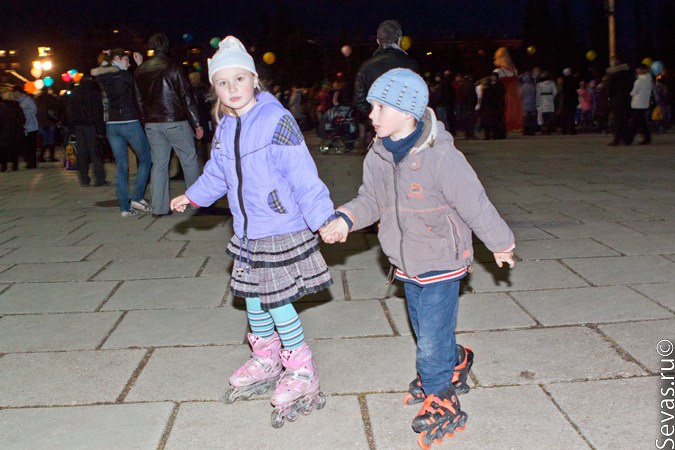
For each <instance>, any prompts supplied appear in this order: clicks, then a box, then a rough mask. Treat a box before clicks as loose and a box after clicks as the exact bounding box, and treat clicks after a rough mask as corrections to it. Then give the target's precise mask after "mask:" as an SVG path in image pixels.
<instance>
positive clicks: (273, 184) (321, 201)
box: [185, 92, 335, 239]
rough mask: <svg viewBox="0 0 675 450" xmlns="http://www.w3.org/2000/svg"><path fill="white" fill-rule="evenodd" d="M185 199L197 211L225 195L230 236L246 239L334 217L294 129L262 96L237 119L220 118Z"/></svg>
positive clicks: (312, 225)
mask: <svg viewBox="0 0 675 450" xmlns="http://www.w3.org/2000/svg"><path fill="white" fill-rule="evenodd" d="M185 194H186V195H187V197H188V198H189V199H190V201H191V202H192V203H194V204H196V205H199V206H209V205H211V204H213V203H214V202H215V201H216V200H218V199H219V198H221V197H222V196H223V195H225V194H227V199H228V202H229V206H230V210H231V211H232V215H233V216H234V232H235V233H236V234H237V236H239V237H240V238H244V237H246V238H248V239H260V238H263V237H267V236H273V235H280V234H287V233H292V232H296V231H302V230H306V229H307V228H309V229H310V230H312V231H316V230H318V229H319V227H321V226H322V225H323V224H324V222H325V221H326V220H327V219H329V218H330V217H331V216H332V215H333V214H334V212H335V209H334V206H333V202H332V201H331V199H330V195H329V193H328V188H327V187H326V185H325V184H324V183H323V181H321V179H320V178H319V175H318V172H317V170H316V165H315V164H314V160H313V159H312V157H311V156H310V154H309V150H308V149H307V145H306V144H305V140H304V137H303V136H302V133H301V132H300V128H299V127H298V124H297V123H296V121H295V120H294V119H293V117H292V116H291V114H290V113H289V112H288V111H287V110H286V109H284V107H283V106H281V103H279V102H278V101H277V99H276V98H275V97H274V96H273V95H271V94H269V93H267V92H262V93H260V94H258V95H257V103H256V105H255V106H253V108H251V109H250V110H249V111H248V112H247V113H246V114H244V115H243V116H242V117H233V116H227V115H226V116H225V117H223V119H221V121H220V124H219V125H218V128H217V129H216V133H215V136H214V138H213V150H212V151H211V159H210V160H209V161H208V162H207V163H206V167H204V173H203V174H202V176H200V177H199V179H198V180H197V181H196V182H195V183H194V184H193V185H192V186H190V188H189V189H188V190H187V191H186V192H185Z"/></svg>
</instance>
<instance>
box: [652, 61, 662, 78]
mask: <svg viewBox="0 0 675 450" xmlns="http://www.w3.org/2000/svg"><path fill="white" fill-rule="evenodd" d="M651 70H652V74H653V75H654V76H655V77H658V76H659V75H661V73H663V62H661V61H654V62H653V63H652V67H651Z"/></svg>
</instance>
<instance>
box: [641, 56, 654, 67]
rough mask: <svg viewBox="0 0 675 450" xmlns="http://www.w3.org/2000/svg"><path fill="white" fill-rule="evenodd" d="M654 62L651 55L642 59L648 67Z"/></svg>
mask: <svg viewBox="0 0 675 450" xmlns="http://www.w3.org/2000/svg"><path fill="white" fill-rule="evenodd" d="M653 62H654V61H652V59H651V58H649V57H647V58H645V59H643V60H642V64H644V65H645V66H647V67H651V66H652V63H653Z"/></svg>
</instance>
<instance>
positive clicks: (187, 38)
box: [183, 33, 192, 42]
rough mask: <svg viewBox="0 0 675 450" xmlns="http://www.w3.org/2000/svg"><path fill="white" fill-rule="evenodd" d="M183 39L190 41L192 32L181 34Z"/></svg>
mask: <svg viewBox="0 0 675 450" xmlns="http://www.w3.org/2000/svg"><path fill="white" fill-rule="evenodd" d="M183 40H184V41H185V42H190V41H192V33H185V34H184V35H183Z"/></svg>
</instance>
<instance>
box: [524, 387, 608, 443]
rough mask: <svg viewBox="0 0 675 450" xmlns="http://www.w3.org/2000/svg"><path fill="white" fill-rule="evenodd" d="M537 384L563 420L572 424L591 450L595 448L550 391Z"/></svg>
mask: <svg viewBox="0 0 675 450" xmlns="http://www.w3.org/2000/svg"><path fill="white" fill-rule="evenodd" d="M537 386H539V388H540V389H541V390H542V391H543V392H544V394H545V395H546V397H548V399H549V400H550V401H551V403H553V406H555V407H556V408H557V409H558V411H559V412H560V414H562V416H563V417H564V418H565V420H566V421H567V422H568V423H569V424H570V425H571V426H572V428H574V431H576V432H577V434H579V437H581V439H583V440H584V442H585V443H586V444H587V445H588V447H589V448H591V449H593V450H596V448H595V447H594V446H593V444H591V442H590V441H589V440H588V438H587V437H586V436H584V433H583V432H582V431H581V429H580V428H579V426H578V425H577V424H576V423H575V422H574V421H573V420H572V418H571V417H570V416H569V414H567V411H565V410H564V409H563V408H562V407H561V406H560V404H559V403H558V402H557V401H556V399H555V398H553V395H551V393H550V392H549V391H548V390H547V389H546V387H545V386H544V385H543V384H538V385H537Z"/></svg>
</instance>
